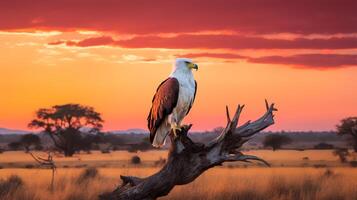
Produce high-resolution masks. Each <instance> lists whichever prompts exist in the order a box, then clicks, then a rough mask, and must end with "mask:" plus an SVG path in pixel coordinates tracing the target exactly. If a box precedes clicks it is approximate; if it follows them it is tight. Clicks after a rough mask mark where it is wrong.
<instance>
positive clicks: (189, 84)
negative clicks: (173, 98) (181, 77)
mask: <svg viewBox="0 0 357 200" xmlns="http://www.w3.org/2000/svg"><path fill="white" fill-rule="evenodd" d="M194 96H195V82H194V80H193V81H186V82H180V89H179V96H178V100H177V105H176V112H177V114H178V115H181V116H182V117H184V116H185V115H186V113H187V111H188V109H189V107H190V105H191V103H192V101H193V98H194Z"/></svg>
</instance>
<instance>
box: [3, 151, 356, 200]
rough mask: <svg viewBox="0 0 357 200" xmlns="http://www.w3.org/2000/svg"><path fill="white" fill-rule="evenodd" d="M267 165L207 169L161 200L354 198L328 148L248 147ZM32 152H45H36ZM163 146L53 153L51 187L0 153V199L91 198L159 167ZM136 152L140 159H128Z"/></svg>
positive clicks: (32, 168) (30, 166) (349, 176)
mask: <svg viewBox="0 0 357 200" xmlns="http://www.w3.org/2000/svg"><path fill="white" fill-rule="evenodd" d="M245 153H249V154H252V155H258V156H260V157H262V158H264V159H266V160H267V161H269V162H270V163H271V164H272V167H271V168H267V167H263V166H260V165H256V164H241V163H240V164H229V165H224V166H222V167H216V168H213V169H210V170H208V171H207V172H206V173H204V174H203V175H202V176H200V177H199V178H198V179H197V180H195V181H194V182H193V183H191V184H188V185H184V186H178V187H175V188H174V189H173V191H172V192H171V193H170V194H169V195H168V196H167V197H163V198H161V199H163V200H171V199H172V200H179V199H185V200H191V199H192V200H193V199H202V200H204V199H209V200H210V199H211V200H213V199H223V200H225V199H226V200H228V199H243V200H264V199H281V200H283V199H284V200H285V199H287V200H295V199H296V200H298V199H306V200H308V199H322V200H344V199H346V200H347V199H348V200H355V199H357V168H353V167H350V166H349V165H348V164H341V163H340V162H339V161H338V158H337V157H336V156H334V155H333V154H332V151H330V150H306V151H293V150H279V151H275V152H273V151H268V150H259V151H249V152H245ZM35 154H37V155H44V154H41V153H40V152H35ZM166 154H167V152H166V151H149V152H139V153H128V152H124V151H116V152H112V153H109V154H101V153H99V152H93V153H92V154H77V155H75V157H72V158H65V157H62V156H60V155H56V156H55V157H54V159H55V161H56V163H57V166H58V169H57V171H56V174H55V181H54V188H53V190H51V189H50V182H51V170H49V169H40V168H38V166H37V165H36V163H35V162H34V161H33V160H32V158H31V157H30V156H29V155H28V154H25V153H22V152H5V153H2V154H0V166H1V168H2V169H0V178H1V179H2V181H1V183H0V199H9V200H15V199H16V200H22V199H23V200H47V199H56V200H57V199H58V200H87V199H88V200H92V199H93V200H94V199H97V196H98V195H99V194H101V193H103V192H107V191H110V190H113V189H114V188H115V186H117V185H118V184H120V181H119V175H136V176H148V175H150V174H152V173H154V172H156V171H157V170H159V168H160V166H159V165H160V164H159V163H158V162H157V161H158V160H160V158H161V159H162V158H165V157H166ZM134 155H138V156H139V157H140V158H141V163H140V164H132V163H131V161H130V160H131V158H132V157H133V156H134Z"/></svg>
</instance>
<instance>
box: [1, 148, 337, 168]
mask: <svg viewBox="0 0 357 200" xmlns="http://www.w3.org/2000/svg"><path fill="white" fill-rule="evenodd" d="M244 153H245V154H251V155H256V156H259V157H261V158H263V159H265V160H267V161H268V162H269V163H271V164H272V165H273V166H276V167H283V166H285V167H302V166H304V167H306V166H314V165H327V166H331V167H334V166H341V163H340V162H338V158H337V157H336V156H334V155H333V154H332V151H331V150H305V151H296V150H278V151H275V152H274V151H270V150H254V151H246V152H244ZM34 154H35V155H39V156H44V157H45V156H46V154H44V153H43V152H34ZM135 155H138V156H139V157H140V158H141V160H142V161H143V162H142V165H141V167H153V166H154V164H153V163H154V162H155V161H157V160H159V159H160V158H166V157H167V151H146V152H138V153H130V152H127V151H114V152H111V153H109V154H102V153H100V152H98V151H93V152H92V153H91V154H85V153H81V154H75V155H74V156H73V157H71V158H68V157H67V158H66V157H63V156H62V155H56V156H55V157H54V159H55V161H56V163H57V166H58V167H84V166H93V167H114V168H115V167H130V166H131V165H130V159H131V158H132V157H133V156H135ZM304 157H308V160H303V158H304ZM27 164H36V163H35V162H34V160H33V159H32V157H31V156H30V155H29V154H26V153H23V152H21V151H9V152H4V153H2V154H0V166H1V167H3V168H8V167H10V168H16V167H25V166H26V165H27ZM229 165H230V166H236V165H240V166H242V165H246V164H244V163H230V164H229Z"/></svg>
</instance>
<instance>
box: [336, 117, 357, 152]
mask: <svg viewBox="0 0 357 200" xmlns="http://www.w3.org/2000/svg"><path fill="white" fill-rule="evenodd" d="M336 127H337V134H339V135H350V136H352V139H353V140H352V144H353V148H354V151H355V152H357V117H347V118H345V119H342V120H341V122H340V124H338V125H337V126H336Z"/></svg>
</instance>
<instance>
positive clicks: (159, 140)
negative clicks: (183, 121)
mask: <svg viewBox="0 0 357 200" xmlns="http://www.w3.org/2000/svg"><path fill="white" fill-rule="evenodd" d="M170 130H171V127H170V125H169V124H167V123H163V124H161V126H160V127H159V128H158V129H157V130H156V134H155V137H154V140H153V141H152V146H154V147H157V148H160V147H162V146H164V145H165V141H166V140H165V139H166V136H167V135H168V134H169V133H170Z"/></svg>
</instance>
